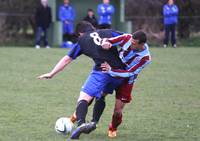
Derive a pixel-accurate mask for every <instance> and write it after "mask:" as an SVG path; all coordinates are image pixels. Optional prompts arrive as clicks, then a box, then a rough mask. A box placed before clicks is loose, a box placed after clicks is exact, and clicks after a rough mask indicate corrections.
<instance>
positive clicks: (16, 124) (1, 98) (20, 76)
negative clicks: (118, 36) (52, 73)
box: [0, 48, 200, 141]
mask: <svg viewBox="0 0 200 141" xmlns="http://www.w3.org/2000/svg"><path fill="white" fill-rule="evenodd" d="M151 52H152V64H151V65H150V66H149V67H148V68H147V69H145V70H144V71H143V72H142V74H141V75H140V76H139V79H138V81H137V83H136V86H135V89H134V92H133V94H134V100H133V102H132V103H131V104H129V105H127V107H126V108H125V111H124V119H123V124H122V125H121V126H120V128H119V131H118V137H117V138H116V139H113V140H115V141H122V140H124V141H125V140H126V141H199V140H200V134H199V133H200V48H177V49H173V48H166V49H163V48H152V49H151ZM66 53H67V51H66V50H64V49H49V50H47V49H40V50H35V49H32V48H0V141H65V140H66V139H67V138H66V137H62V136H60V135H57V134H56V132H55V131H54V124H55V121H56V119H57V118H58V117H61V116H70V114H71V113H72V112H73V111H74V109H75V106H76V100H77V97H78V96H79V91H80V88H81V86H82V84H83V83H84V80H85V79H86V78H87V75H88V74H89V72H90V70H91V68H92V61H91V60H90V59H88V58H87V57H84V56H82V57H81V58H79V59H77V60H75V61H74V62H73V63H72V64H70V66H69V67H68V68H66V69H65V71H63V72H62V73H60V74H59V75H57V76H56V77H55V78H53V79H52V80H47V81H40V80H37V79H36V76H38V75H40V74H41V73H45V72H48V71H49V70H50V69H51V68H52V67H53V66H54V65H55V64H56V62H57V61H58V60H59V59H60V58H61V57H62V56H64V55H65V54H66ZM113 104H114V96H109V97H107V107H106V110H105V112H104V115H103V117H102V119H101V121H100V124H99V127H98V129H97V130H96V131H95V132H93V133H92V134H90V135H82V136H81V140H84V141H88V140H91V141H107V140H108V141H109V140H110V139H108V138H107V125H108V123H109V122H110V120H111V114H112V111H113ZM90 109H91V108H90ZM90 118H91V111H89V113H88V117H87V119H88V120H90Z"/></svg>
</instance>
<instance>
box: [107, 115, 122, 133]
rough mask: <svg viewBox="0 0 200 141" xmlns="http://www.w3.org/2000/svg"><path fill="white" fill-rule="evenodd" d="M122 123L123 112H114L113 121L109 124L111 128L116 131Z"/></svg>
mask: <svg viewBox="0 0 200 141" xmlns="http://www.w3.org/2000/svg"><path fill="white" fill-rule="evenodd" d="M121 123H122V114H118V113H114V114H113V116H112V122H111V123H110V125H109V130H111V131H116V130H117V127H118V126H119V125H120V124H121Z"/></svg>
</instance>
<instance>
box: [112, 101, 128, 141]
mask: <svg viewBox="0 0 200 141" xmlns="http://www.w3.org/2000/svg"><path fill="white" fill-rule="evenodd" d="M125 104H126V103H124V102H122V101H121V100H119V99H116V101H115V108H114V112H113V115H112V121H111V123H110V124H109V129H108V136H109V137H110V138H114V137H116V136H117V128H118V126H119V125H120V124H121V123H122V116H123V115H122V111H123V109H124V106H125Z"/></svg>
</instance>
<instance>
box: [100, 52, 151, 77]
mask: <svg viewBox="0 0 200 141" xmlns="http://www.w3.org/2000/svg"><path fill="white" fill-rule="evenodd" d="M149 63H150V58H149V56H145V57H143V58H142V59H141V60H140V61H139V62H138V63H137V64H135V65H134V66H132V67H131V68H130V69H128V70H122V69H112V68H111V67H110V65H109V64H108V63H103V64H102V65H101V68H102V70H103V72H105V73H109V74H110V75H111V76H113V77H125V78H127V77H131V76H133V75H135V74H138V73H139V72H140V71H141V70H142V69H143V68H144V67H145V66H146V65H148V64H149Z"/></svg>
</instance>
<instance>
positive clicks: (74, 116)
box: [70, 98, 94, 123]
mask: <svg viewBox="0 0 200 141" xmlns="http://www.w3.org/2000/svg"><path fill="white" fill-rule="evenodd" d="M93 101H94V98H93V99H92V100H91V101H90V102H89V103H88V107H89V106H90V105H91V104H92V102H93ZM70 120H71V122H72V123H75V122H76V121H77V116H76V111H74V113H73V114H72V115H71V116H70Z"/></svg>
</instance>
